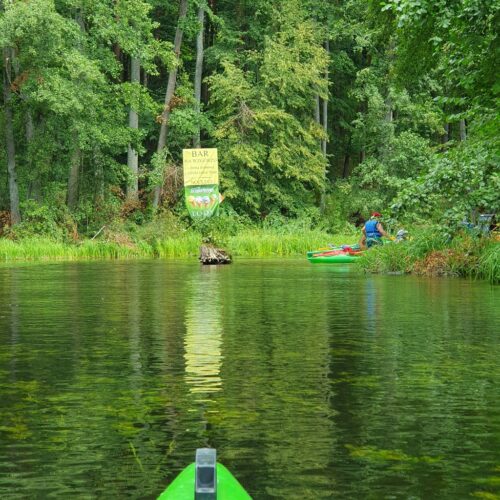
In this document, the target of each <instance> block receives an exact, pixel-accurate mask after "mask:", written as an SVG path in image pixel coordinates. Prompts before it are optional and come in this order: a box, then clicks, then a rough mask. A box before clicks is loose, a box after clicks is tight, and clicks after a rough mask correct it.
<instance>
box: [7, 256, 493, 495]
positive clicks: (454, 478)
mask: <svg viewBox="0 0 500 500" xmlns="http://www.w3.org/2000/svg"><path fill="white" fill-rule="evenodd" d="M498 299H499V289H498V288H494V287H491V286H489V285H487V284H484V283H479V282H468V281H462V280H447V279H439V280H432V279H421V278H415V277H403V276H369V277H367V276H363V275H361V274H359V273H357V272H355V271H354V272H353V270H352V268H351V267H350V266H326V265H325V266H311V265H310V264H309V263H307V262H299V261H293V260H284V261H277V260H273V261H260V260H248V261H238V262H237V263H236V264H234V265H232V266H222V267H202V266H198V265H197V264H196V263H188V262H161V261H141V262H93V263H66V264H58V265H38V266H34V265H31V266H15V267H6V266H3V267H0V303H1V304H2V308H1V310H0V394H1V397H2V405H1V406H0V439H1V442H2V446H1V447H0V492H1V496H2V498H16V499H17V498H28V497H36V498H45V497H50V496H54V497H58V498H62V497H65V496H70V495H71V496H76V497H88V496H92V497H106V498H115V497H120V496H127V497H130V498H154V497H155V496H156V495H157V494H158V493H159V492H161V491H162V490H163V489H164V487H165V486H166V485H167V484H168V482H169V481H170V480H172V479H173V478H174V477H175V475H176V474H177V473H178V472H179V471H180V470H181V469H182V468H183V467H184V466H185V465H186V464H187V463H188V462H190V461H192V459H193V456H194V455H193V454H194V450H195V448H197V447H200V446H206V445H209V446H214V447H216V448H217V449H218V453H219V457H220V459H221V461H222V462H223V463H225V465H227V466H228V467H229V468H230V469H231V471H232V472H233V473H234V474H235V476H236V477H237V478H238V479H239V480H240V481H241V482H242V484H243V485H244V486H245V487H246V488H247V489H248V491H249V492H250V493H251V494H252V495H253V496H254V497H255V498H287V499H288V498H311V499H316V498H331V497H335V498H440V499H441V498H450V499H455V498H467V497H469V496H471V495H472V496H473V497H477V498H493V497H491V495H495V494H496V495H498V494H499V486H498V483H499V481H498V472H499V471H498V467H499V465H500V456H499V451H498V450H499V449H500V433H499V432H498V429H499V426H500V420H499V419H500V403H499V402H500V393H499V391H500V389H499V388H500V373H499V368H498V365H499V364H498V359H500V342H499V338H498V332H499V331H500V314H499V309H498ZM49 478H50V480H49ZM488 495H490V497H488Z"/></svg>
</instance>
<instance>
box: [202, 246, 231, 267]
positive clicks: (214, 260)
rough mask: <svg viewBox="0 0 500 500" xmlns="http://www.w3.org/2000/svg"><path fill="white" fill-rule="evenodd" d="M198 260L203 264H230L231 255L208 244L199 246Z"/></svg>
mask: <svg viewBox="0 0 500 500" xmlns="http://www.w3.org/2000/svg"><path fill="white" fill-rule="evenodd" d="M199 258H200V262H201V263H202V264H205V265H210V264H231V256H230V255H229V254H228V253H227V252H226V251H225V250H222V249H220V248H215V247H213V246H210V245H202V246H201V247H200V257H199Z"/></svg>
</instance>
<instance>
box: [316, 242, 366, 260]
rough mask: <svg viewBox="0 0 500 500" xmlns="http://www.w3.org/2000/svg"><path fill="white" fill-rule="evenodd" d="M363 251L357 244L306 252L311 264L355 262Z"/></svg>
mask: <svg viewBox="0 0 500 500" xmlns="http://www.w3.org/2000/svg"><path fill="white" fill-rule="evenodd" d="M362 253H363V251H362V250H361V249H360V248H359V245H352V246H348V245H343V246H341V247H332V248H330V249H327V250H312V251H310V252H307V260H308V261H309V262H311V264H349V263H351V262H356V261H357V260H358V259H359V258H360V257H361V255H362Z"/></svg>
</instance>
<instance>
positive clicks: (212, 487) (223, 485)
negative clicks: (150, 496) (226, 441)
mask: <svg viewBox="0 0 500 500" xmlns="http://www.w3.org/2000/svg"><path fill="white" fill-rule="evenodd" d="M215 499H216V500H252V497H251V496H250V495H249V494H248V493H247V492H246V491H245V489H244V488H243V486H241V484H240V483H239V482H238V480H237V479H236V478H235V477H234V476H233V475H232V474H231V472H229V470H228V469H226V467H224V466H223V465H222V464H220V463H217V461H216V451H215V450H214V449H211V448H199V449H197V450H196V461H195V463H192V464H190V465H188V466H187V467H186V468H185V469H184V470H182V471H181V472H180V473H179V475H178V476H177V477H176V478H175V479H174V480H173V481H172V483H171V484H170V485H169V486H168V488H167V489H166V490H165V491H164V492H163V493H162V494H161V495H160V496H159V497H158V500H215Z"/></svg>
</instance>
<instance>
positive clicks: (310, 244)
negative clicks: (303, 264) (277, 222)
mask: <svg viewBox="0 0 500 500" xmlns="http://www.w3.org/2000/svg"><path fill="white" fill-rule="evenodd" d="M354 240H355V238H354V237H353V236H345V235H336V236H332V235H330V234H328V233H325V232H323V231H313V230H309V231H306V230H304V231H301V232H300V233H296V234H291V233H281V232H277V231H275V230H273V229H247V230H243V231H240V232H239V233H238V234H236V235H235V236H231V237H229V239H228V242H227V249H228V251H229V252H230V253H231V254H233V255H235V256H241V257H273V256H274V257H285V256H294V255H304V254H305V253H306V252H307V251H308V250H315V249H317V248H322V247H324V246H325V245H327V244H330V243H331V244H335V245H338V244H342V243H354Z"/></svg>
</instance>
